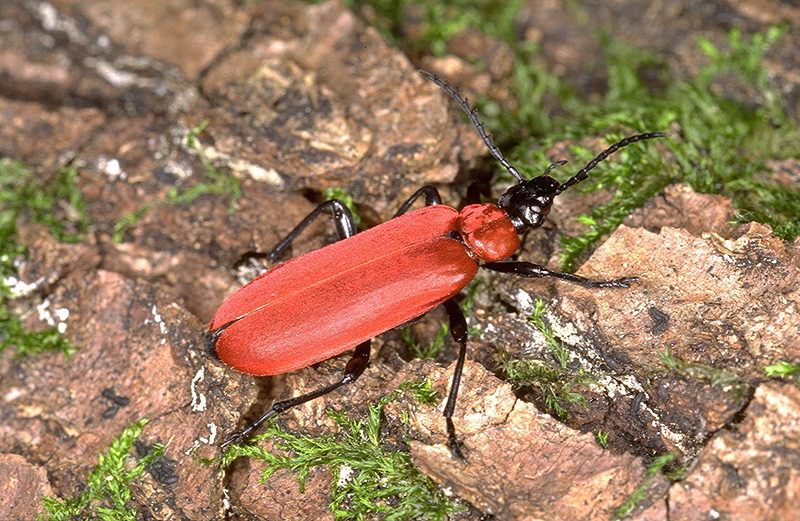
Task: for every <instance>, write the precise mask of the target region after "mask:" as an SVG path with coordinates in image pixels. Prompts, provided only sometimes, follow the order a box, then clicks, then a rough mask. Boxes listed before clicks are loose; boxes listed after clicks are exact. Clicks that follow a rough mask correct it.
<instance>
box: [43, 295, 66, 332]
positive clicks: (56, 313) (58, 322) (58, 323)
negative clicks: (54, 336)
mask: <svg viewBox="0 0 800 521" xmlns="http://www.w3.org/2000/svg"><path fill="white" fill-rule="evenodd" d="M36 311H37V313H38V314H39V320H41V321H42V322H44V323H46V324H47V325H49V326H52V327H55V328H56V330H57V331H58V332H59V333H61V334H62V335H63V334H64V332H65V331H66V330H67V319H68V318H69V310H68V309H67V308H58V309H54V310H51V309H50V301H49V300H45V301H42V303H41V304H39V305H38V306H36Z"/></svg>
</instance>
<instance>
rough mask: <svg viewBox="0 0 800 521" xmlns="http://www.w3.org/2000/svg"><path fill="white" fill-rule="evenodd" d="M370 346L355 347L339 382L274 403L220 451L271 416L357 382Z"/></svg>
mask: <svg viewBox="0 0 800 521" xmlns="http://www.w3.org/2000/svg"><path fill="white" fill-rule="evenodd" d="M371 344H372V340H367V341H366V342H362V343H361V344H359V345H358V346H357V347H356V350H355V352H354V353H353V356H352V358H350V361H348V362H347V365H346V366H345V368H344V372H343V374H342V377H341V379H339V381H337V382H334V383H332V384H331V385H328V386H326V387H323V388H321V389H317V390H315V391H312V392H310V393H306V394H304V395H301V396H298V397H296V398H290V399H288V400H283V401H280V402H275V403H274V404H272V407H271V408H270V410H269V411H267V412H266V413H264V414H262V415H261V416H260V417H259V418H258V419H257V420H255V421H254V422H252V423H250V424H249V425H248V426H247V427H245V428H244V429H242V430H241V431H239V432H235V433H233V434H232V435H231V436H230V437H229V438H228V439H227V440H225V441H224V442H222V444H221V445H220V448H221V449H224V448H226V447H227V446H228V445H230V444H231V443H242V442H243V441H245V440H247V438H249V437H250V435H252V434H253V432H254V431H255V430H256V429H258V428H259V427H261V426H262V425H263V424H264V422H266V421H267V420H269V419H270V418H272V417H273V416H275V415H277V414H280V413H282V412H284V411H286V410H288V409H291V408H292V407H296V406H298V405H301V404H304V403H306V402H308V401H311V400H313V399H315V398H319V397H320V396H324V395H326V394H328V393H330V392H333V391H335V390H336V389H338V388H339V387H341V386H343V385H347V384H351V383H353V382H355V381H356V380H358V377H359V376H361V374H362V373H363V372H364V370H365V369H366V368H367V366H368V365H369V354H370V346H371Z"/></svg>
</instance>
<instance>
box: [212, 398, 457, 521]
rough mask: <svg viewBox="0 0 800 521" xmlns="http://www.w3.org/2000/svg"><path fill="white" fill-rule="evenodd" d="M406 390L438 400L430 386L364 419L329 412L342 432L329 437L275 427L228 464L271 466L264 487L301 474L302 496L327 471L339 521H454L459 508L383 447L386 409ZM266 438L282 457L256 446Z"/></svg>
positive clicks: (237, 449) (235, 450)
mask: <svg viewBox="0 0 800 521" xmlns="http://www.w3.org/2000/svg"><path fill="white" fill-rule="evenodd" d="M402 390H407V391H410V392H411V393H413V395H414V396H416V397H418V398H419V399H421V400H422V401H423V402H424V403H430V401H431V400H433V399H435V395H434V394H433V393H432V391H431V390H430V384H429V383H427V382H426V383H422V384H412V383H406V384H404V385H402V386H400V388H399V389H398V390H396V391H395V392H393V393H391V394H390V395H388V396H385V397H384V398H382V399H381V400H380V401H379V402H378V404H377V405H371V406H369V410H368V413H367V415H366V417H364V418H360V419H351V418H348V417H347V416H346V415H345V414H341V413H335V412H332V411H329V412H328V414H329V415H330V416H331V417H332V418H333V419H334V420H335V421H336V423H337V424H338V425H339V429H340V432H339V433H338V434H331V435H327V436H318V437H311V436H306V435H303V434H295V433H291V432H287V431H284V430H283V429H281V428H279V427H278V426H277V425H276V424H275V423H274V422H271V423H270V424H269V425H268V427H267V428H266V430H265V432H264V434H262V435H260V436H257V437H256V438H255V439H254V444H253V445H233V446H231V447H230V448H229V449H228V450H227V452H226V453H225V455H224V456H223V461H222V463H223V465H228V464H230V463H231V462H232V461H233V460H234V459H236V458H239V457H250V458H255V459H258V460H260V461H262V462H264V464H266V470H264V472H263V474H262V477H261V479H262V481H266V480H267V479H269V477H270V475H272V473H273V472H275V471H276V470H278V469H288V470H290V471H292V472H294V473H296V474H297V481H298V484H299V487H300V491H301V492H303V491H304V487H305V481H306V479H307V478H308V475H309V472H311V470H312V469H315V468H318V467H325V468H327V470H328V473H329V475H330V480H331V484H332V488H333V495H332V498H331V504H330V510H331V512H333V514H334V518H335V519H337V520H344V519H357V520H363V519H367V517H368V516H371V515H379V516H380V518H381V519H386V520H393V521H403V520H445V519H448V516H449V515H450V514H452V513H453V512H456V511H457V510H459V507H457V506H456V505H454V504H453V503H452V502H451V501H450V499H448V498H447V496H446V495H445V494H444V493H443V492H442V491H441V490H440V489H439V488H438V487H437V486H436V485H435V484H434V483H433V481H431V479H430V478H428V477H427V476H425V475H424V474H422V473H421V472H420V471H419V470H418V469H417V468H416V467H415V466H414V464H413V463H412V461H411V456H410V455H409V454H408V453H407V452H402V451H397V450H387V449H385V448H384V447H382V446H381V435H380V432H381V415H382V411H383V407H384V406H385V405H386V404H387V403H388V402H390V401H391V400H393V399H395V398H396V397H397V395H398V393H399V392H401V391H402ZM265 438H274V439H275V440H277V448H278V449H279V450H280V451H281V452H282V454H273V453H272V452H269V451H267V450H265V449H262V448H260V447H257V446H256V445H255V443H256V442H258V441H259V440H262V439H265Z"/></svg>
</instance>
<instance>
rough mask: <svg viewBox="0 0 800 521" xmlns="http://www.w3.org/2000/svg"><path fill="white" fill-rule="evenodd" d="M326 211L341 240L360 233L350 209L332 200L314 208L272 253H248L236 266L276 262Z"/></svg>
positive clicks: (340, 202)
mask: <svg viewBox="0 0 800 521" xmlns="http://www.w3.org/2000/svg"><path fill="white" fill-rule="evenodd" d="M326 210H330V212H331V215H332V217H333V223H334V225H335V226H336V234H337V235H338V236H339V240H342V239H347V238H348V237H352V236H353V235H355V234H356V233H357V232H358V230H357V229H356V222H355V220H354V219H353V214H352V213H350V209H349V208H348V207H347V206H346V205H345V204H344V203H343V202H342V201H340V200H339V199H331V200H330V201H325V202H324V203H320V204H319V205H318V206H317V207H316V208H314V211H312V212H311V213H310V214H308V215H307V216H306V218H305V219H303V220H302V221H300V224H298V225H297V226H295V227H294V229H293V230H292V231H290V232H289V234H288V235H287V236H286V237H284V238H283V239H282V240H281V241H280V242H279V243H278V244H276V245H275V247H274V248H272V249H271V250H270V251H268V252H267V253H260V252H249V253H246V254H245V255H243V256H242V258H241V259H240V260H239V262H237V263H236V265H237V266H240V265H242V264H244V263H246V262H248V261H250V260H251V259H267V260H268V261H269V262H275V260H276V259H277V258H278V257H280V256H281V254H282V253H283V252H284V251H285V250H286V248H288V247H289V245H290V244H291V243H292V241H294V240H295V239H296V238H297V236H298V235H300V234H301V233H303V230H305V229H306V228H308V225H309V224H311V222H312V221H313V220H314V219H316V218H317V217H319V215H320V214H321V213H322V212H324V211H326Z"/></svg>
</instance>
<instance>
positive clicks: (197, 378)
mask: <svg viewBox="0 0 800 521" xmlns="http://www.w3.org/2000/svg"><path fill="white" fill-rule="evenodd" d="M205 375H206V369H205V367H201V368H200V370H199V371H197V374H195V375H194V378H192V386H191V392H192V412H202V411H205V410H206V395H205V394H203V393H201V392H199V391H198V390H197V384H198V383H200V382H202V381H203V379H204V378H205Z"/></svg>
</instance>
